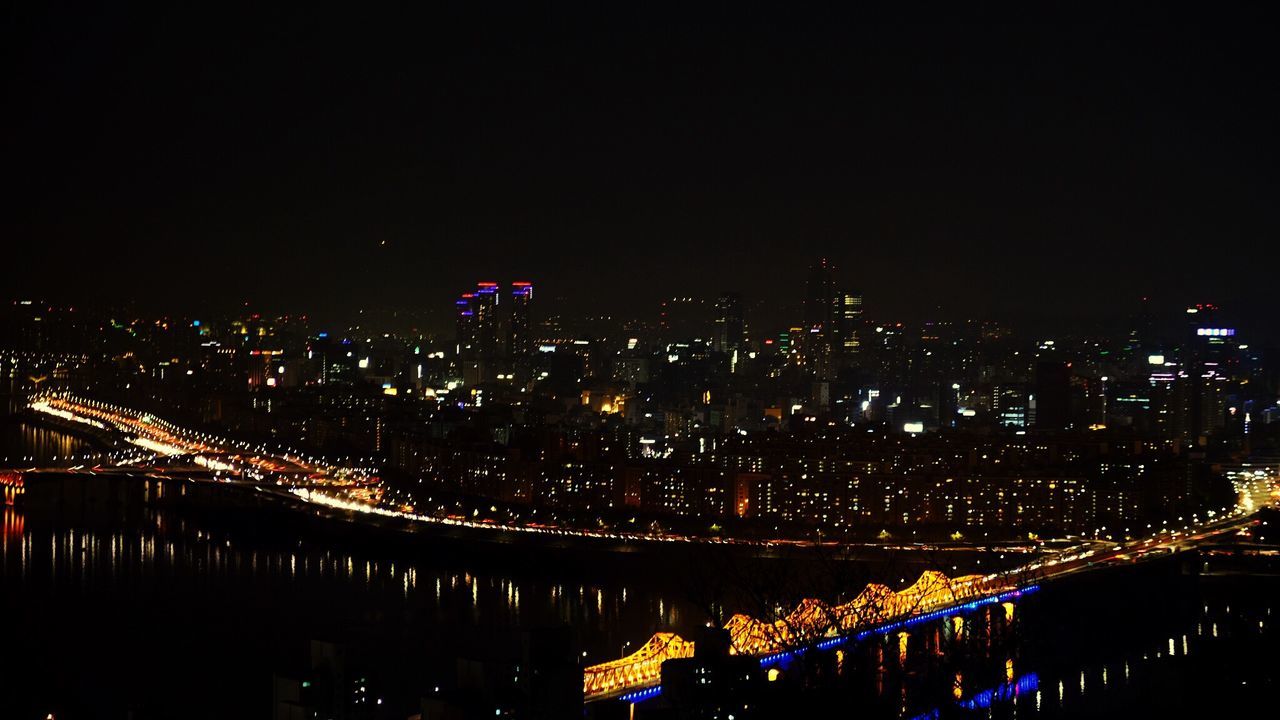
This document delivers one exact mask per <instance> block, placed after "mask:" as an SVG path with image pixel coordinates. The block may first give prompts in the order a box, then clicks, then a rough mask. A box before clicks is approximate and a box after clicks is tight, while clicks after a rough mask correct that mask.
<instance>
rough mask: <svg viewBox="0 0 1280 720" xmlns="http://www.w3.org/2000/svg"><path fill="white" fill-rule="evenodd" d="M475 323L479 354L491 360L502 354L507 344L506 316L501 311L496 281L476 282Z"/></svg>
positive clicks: (500, 296) (502, 308)
mask: <svg viewBox="0 0 1280 720" xmlns="http://www.w3.org/2000/svg"><path fill="white" fill-rule="evenodd" d="M475 294H476V309H475V313H476V314H475V325H476V340H477V342H478V345H479V355H480V357H481V358H484V359H486V360H493V359H496V358H500V357H502V356H503V355H504V351H505V349H506V345H507V339H506V333H505V330H506V325H507V323H506V318H504V317H503V315H502V311H503V310H505V308H504V307H502V294H501V293H499V292H498V283H495V282H481V283H476V293H475Z"/></svg>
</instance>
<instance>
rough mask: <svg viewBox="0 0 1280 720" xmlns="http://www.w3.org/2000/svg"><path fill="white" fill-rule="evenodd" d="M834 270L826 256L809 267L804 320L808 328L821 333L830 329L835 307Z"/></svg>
mask: <svg viewBox="0 0 1280 720" xmlns="http://www.w3.org/2000/svg"><path fill="white" fill-rule="evenodd" d="M834 271H835V268H834V267H833V266H832V265H831V264H830V263H828V262H827V259H826V258H822V259H820V260H818V262H816V263H814V264H813V267H812V268H810V269H809V283H808V286H807V287H806V293H805V300H804V322H805V325H807V326H808V329H809V330H813V329H814V328H817V329H818V332H819V333H822V332H826V331H829V330H831V329H832V320H833V319H834V315H835V309H836V304H835V297H836V283H835V279H834Z"/></svg>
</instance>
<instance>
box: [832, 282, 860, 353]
mask: <svg viewBox="0 0 1280 720" xmlns="http://www.w3.org/2000/svg"><path fill="white" fill-rule="evenodd" d="M836 304H837V307H836V327H835V331H836V341H837V343H838V345H839V352H840V353H841V354H843V355H855V354H857V352H858V350H859V348H860V346H861V339H860V338H859V337H858V330H859V326H860V325H861V324H862V293H856V292H847V291H846V292H839V293H837V294H836Z"/></svg>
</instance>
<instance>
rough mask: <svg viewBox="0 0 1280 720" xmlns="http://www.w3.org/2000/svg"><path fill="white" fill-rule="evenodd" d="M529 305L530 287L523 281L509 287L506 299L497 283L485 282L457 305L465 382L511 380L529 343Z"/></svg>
mask: <svg viewBox="0 0 1280 720" xmlns="http://www.w3.org/2000/svg"><path fill="white" fill-rule="evenodd" d="M532 302H533V283H530V282H526V281H517V282H513V283H511V295H510V298H509V299H505V300H504V294H503V293H502V292H501V289H500V287H499V285H498V283H496V282H488V281H485V282H479V283H476V290H475V292H469V293H463V294H462V297H461V298H460V299H458V300H457V301H456V307H457V310H458V317H457V323H458V329H457V335H458V339H457V360H458V368H459V370H460V371H461V375H462V378H463V381H464V382H466V383H468V384H471V383H478V382H487V381H489V380H493V379H501V378H504V377H514V375H513V371H514V370H515V369H516V366H517V365H519V362H518V360H519V359H520V358H521V357H523V356H525V355H526V354H527V353H528V352H529V349H530V347H529V346H530V343H532V338H531V336H530V333H531V330H532V321H531V318H530V312H529V310H530V304H531V303H532Z"/></svg>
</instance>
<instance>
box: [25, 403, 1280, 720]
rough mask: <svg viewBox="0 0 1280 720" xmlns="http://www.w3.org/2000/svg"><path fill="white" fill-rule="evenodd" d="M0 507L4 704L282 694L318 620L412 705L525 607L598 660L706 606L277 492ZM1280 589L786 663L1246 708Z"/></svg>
mask: <svg viewBox="0 0 1280 720" xmlns="http://www.w3.org/2000/svg"><path fill="white" fill-rule="evenodd" d="M10 431H12V428H11V427H10V428H8V429H6V433H10ZM5 437H7V438H10V439H11V440H13V439H15V438H16V444H15V446H16V447H19V448H20V451H24V452H22V454H24V455H27V456H32V455H35V456H41V455H42V454H43V455H47V456H49V457H52V456H53V455H64V454H66V453H68V452H74V451H75V450H74V447H75V442H76V441H74V440H72V439H70V438H67V437H66V436H59V435H58V434H57V433H50V432H48V431H45V432H30V431H28V430H22V429H19V430H18V431H16V433H14V434H7V435H6V436H5ZM0 456H2V455H0ZM0 529H2V532H0V619H3V623H4V624H3V629H2V630H0V642H3V648H4V650H3V652H0V677H2V678H4V683H3V686H2V689H3V691H2V692H0V718H44V717H46V716H47V714H49V713H54V714H55V717H57V718H59V719H60V720H65V719H66V718H98V717H106V718H126V717H134V718H168V717H192V718H267V717H271V713H272V678H273V675H275V674H277V673H279V674H291V673H292V674H295V675H296V672H295V671H296V670H297V669H298V668H299V666H300V665H302V664H304V663H305V662H306V659H307V655H308V652H309V648H310V644H311V642H312V641H313V640H324V641H327V642H333V643H335V644H336V645H337V646H340V647H343V648H346V649H348V650H349V651H350V653H351V656H352V657H353V658H356V660H355V661H354V662H357V663H359V666H360V667H361V669H362V670H367V672H368V675H369V677H370V678H371V680H370V685H371V686H372V687H371V692H372V693H373V694H374V695H375V696H376V697H380V698H384V699H385V700H386V705H385V706H384V707H385V708H386V713H385V714H384V715H380V717H399V718H404V717H408V716H409V715H410V714H412V713H414V712H417V698H418V697H419V695H420V694H421V693H422V692H423V689H424V688H427V687H431V686H433V685H434V684H435V683H448V682H449V679H450V678H451V677H453V676H454V674H455V673H456V664H457V661H458V659H459V658H460V657H461V658H469V657H483V656H484V655H485V653H486V651H487V649H488V648H490V647H492V646H496V645H503V644H509V643H510V642H511V641H512V639H513V638H514V637H517V635H518V632H519V630H520V629H522V628H533V627H547V626H554V625H557V624H565V625H567V626H569V627H570V628H571V629H572V630H571V633H572V635H573V638H574V640H575V642H576V643H578V645H579V647H580V648H581V650H582V651H583V652H585V653H587V662H596V661H600V660H603V659H605V658H611V657H616V656H618V655H619V654H621V652H622V650H623V647H624V644H626V643H632V647H634V645H635V644H638V643H639V642H643V641H644V639H646V638H648V636H649V635H650V634H651V633H653V632H654V631H656V630H667V629H674V630H676V631H678V632H682V633H685V634H688V633H689V631H690V630H691V629H692V628H693V627H694V626H696V625H698V624H701V623H702V622H704V621H705V619H706V614H705V612H703V611H701V610H699V609H697V607H698V605H697V604H696V603H693V602H690V600H691V598H690V596H689V594H688V593H687V592H686V589H682V588H681V587H679V586H678V585H674V584H673V583H672V582H670V579H669V578H668V577H667V576H666V574H665V573H664V572H662V570H661V569H660V568H651V569H649V570H645V569H644V568H643V566H642V565H641V566H636V567H637V568H638V569H636V570H633V571H628V572H597V571H595V570H593V569H592V568H590V567H587V568H584V567H581V566H571V565H568V564H566V563H563V562H562V561H561V559H560V558H559V557H558V556H556V555H554V553H552V554H550V555H548V556H547V557H545V558H542V559H539V560H535V561H533V562H523V563H521V564H517V565H514V566H504V565H502V564H501V563H494V562H492V561H485V562H483V563H478V562H475V561H473V560H472V559H470V558H468V557H464V556H460V555H458V554H457V553H456V551H454V550H445V549H442V550H439V551H435V550H432V549H431V548H429V547H426V548H423V549H422V551H420V552H415V553H404V552H399V553H393V552H390V551H387V550H382V549H379V548H377V547H369V546H361V547H360V548H353V547H350V546H346V545H344V544H343V543H340V542H338V541H335V540H326V539H325V538H323V537H317V536H316V533H310V534H301V535H300V534H298V533H295V532H294V531H293V530H292V529H289V528H280V527H274V526H273V525H272V524H271V522H270V521H268V520H267V519H266V518H265V516H264V517H263V518H262V519H258V520H255V519H250V520H247V521H246V520H245V519H244V518H235V519H220V518H218V517H201V518H194V517H191V516H190V515H180V514H176V513H173V512H171V511H154V510H148V511H146V512H145V513H143V514H142V520H140V521H139V520H136V519H135V520H133V521H131V522H130V523H129V524H127V525H111V524H106V525H104V524H102V523H98V522H94V523H91V524H90V523H85V522H82V521H81V520H78V519H67V518H56V517H54V518H50V517H42V516H38V515H28V514H23V513H22V512H20V511H19V510H18V509H15V508H5V509H4V511H3V521H2V524H0ZM1278 593H1280V581H1278V580H1277V579H1275V578H1271V577H1261V576H1247V575H1236V576H1227V577H1181V576H1178V575H1177V574H1176V573H1172V572H1170V573H1163V574H1162V573H1154V574H1150V575H1135V576H1133V577H1129V576H1125V575H1120V576H1116V577H1105V578H1098V579H1096V580H1094V581H1089V582H1088V583H1087V584H1080V585H1072V586H1062V587H1051V588H1046V589H1045V590H1043V591H1042V592H1040V593H1037V594H1035V595H1033V596H1030V597H1028V598H1026V599H1025V600H1023V601H1020V602H1019V603H1018V605H1017V606H1016V607H1015V608H1014V610H1013V618H1014V619H1013V620H1012V621H1011V622H1005V621H1004V620H1003V619H1002V614H1003V612H1004V610H1003V609H1002V608H1000V607H999V606H995V607H994V608H992V609H990V612H989V613H988V615H987V616H983V615H982V614H977V615H975V616H973V617H970V618H968V619H967V620H966V622H967V623H968V624H967V625H966V631H965V633H964V635H963V638H962V641H961V640H957V639H956V638H955V637H952V638H950V639H947V638H945V637H944V635H945V633H946V630H945V628H942V627H940V626H934V627H921V628H919V629H918V630H914V631H913V632H912V635H911V637H910V638H909V639H908V640H907V641H906V646H907V651H906V652H905V653H904V654H902V656H901V657H900V656H899V654H900V649H901V648H900V646H899V644H898V643H899V642H900V640H899V638H897V637H889V638H883V639H877V640H874V641H868V642H866V643H863V644H861V645H858V646H855V647H850V648H848V649H847V650H846V651H845V652H846V654H845V655H843V656H842V657H841V659H840V662H839V665H840V667H839V668H833V667H825V666H823V663H824V662H825V663H827V664H828V665H834V664H835V660H834V656H833V655H828V656H827V660H818V661H815V663H816V664H815V665H814V666H813V667H797V668H788V669H787V673H788V674H787V675H786V676H785V677H784V678H783V680H782V682H781V683H780V684H779V685H780V686H788V684H790V685H804V686H805V687H806V689H805V691H804V693H803V697H804V698H807V699H806V700H804V701H800V702H798V703H795V704H793V706H792V707H793V710H794V709H795V708H798V707H804V706H806V703H807V706H808V707H811V708H813V711H812V712H810V713H809V714H808V715H806V716H818V715H817V714H816V713H817V712H818V710H817V709H818V708H821V707H824V706H826V707H830V706H833V705H834V706H838V707H840V708H841V711H840V712H839V713H837V714H839V715H842V716H858V717H867V718H880V717H883V718H916V717H921V718H926V717H928V718H932V717H938V718H943V717H1000V718H1013V717H1019V716H1024V717H1053V718H1058V717H1117V718H1118V717H1132V716H1136V717H1159V716H1164V717H1186V716H1193V717H1201V716H1204V715H1206V714H1211V713H1223V714H1226V715H1229V716H1235V715H1239V714H1241V713H1243V712H1244V711H1245V709H1247V708H1249V707H1251V705H1252V704H1253V703H1255V702H1258V701H1266V702H1268V703H1269V702H1270V701H1271V700H1272V696H1273V694H1274V693H1275V691H1276V689H1277V688H1276V679H1277V667H1278V666H1280V662H1278V661H1277V657H1280V654H1278V653H1277V649H1278V648H1277V647H1276V639H1277V636H1276V632H1275V617H1274V611H1275V609H1274V604H1275V599H1276V598H1277V597H1278ZM734 609H741V608H729V610H730V611H732V610H734ZM792 716H794V712H793V713H792ZM1267 716H1270V714H1268V715H1267Z"/></svg>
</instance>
